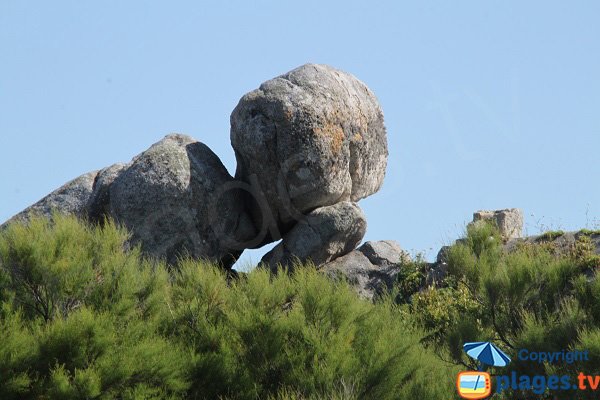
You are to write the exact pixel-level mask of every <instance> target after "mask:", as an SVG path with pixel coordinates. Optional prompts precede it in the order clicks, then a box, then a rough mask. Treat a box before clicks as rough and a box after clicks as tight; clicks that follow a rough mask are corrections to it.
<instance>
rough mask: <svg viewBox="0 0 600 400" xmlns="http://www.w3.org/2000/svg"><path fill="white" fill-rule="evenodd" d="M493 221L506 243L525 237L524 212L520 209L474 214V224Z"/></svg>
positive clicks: (483, 211) (482, 211)
mask: <svg viewBox="0 0 600 400" xmlns="http://www.w3.org/2000/svg"><path fill="white" fill-rule="evenodd" d="M480 221H481V222H485V221H493V222H494V223H495V224H496V225H497V226H498V229H500V233H501V234H502V238H503V240H504V241H508V240H510V239H517V238H520V237H522V236H523V211H521V210H520V209H518V208H508V209H504V210H495V211H489V210H480V211H477V212H475V213H474V214H473V222H472V224H477V223H481V222H480Z"/></svg>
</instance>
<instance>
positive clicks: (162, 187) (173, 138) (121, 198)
mask: <svg viewBox="0 0 600 400" xmlns="http://www.w3.org/2000/svg"><path fill="white" fill-rule="evenodd" d="M108 175H110V174H108ZM232 180H233V178H232V177H231V176H230V175H229V173H228V172H227V170H226V169H225V167H224V166H223V164H222V163H221V161H220V160H219V158H218V157H217V156H216V155H215V154H214V153H213V152H212V151H211V150H210V149H209V148H208V147H207V146H206V145H204V144H203V143H200V142H198V141H196V140H194V139H192V138H191V137H189V136H185V135H169V136H167V137H165V138H164V139H163V140H161V141H160V142H158V143H156V144H154V145H153V146H152V147H150V148H149V149H148V150H146V151H145V152H143V153H142V154H140V155H138V156H137V157H135V158H134V159H133V161H132V162H131V164H130V165H129V166H128V167H127V168H124V169H122V170H121V172H120V173H118V176H116V178H114V180H113V182H112V184H110V187H109V189H108V197H107V199H105V200H108V204H107V205H106V208H107V210H108V214H109V215H110V216H111V217H113V218H114V219H115V220H117V221H118V222H120V223H122V224H124V225H125V226H126V227H127V228H129V230H130V231H131V232H132V239H133V241H134V242H135V243H140V244H141V246H142V250H143V251H144V252H145V253H146V254H149V255H152V256H155V257H166V259H167V260H169V261H170V262H174V261H175V260H176V259H177V257H178V256H183V255H189V256H191V257H194V258H207V259H210V260H215V261H219V262H222V263H224V264H225V265H231V264H233V262H234V261H235V259H236V258H237V256H239V254H240V253H241V251H242V250H243V249H242V248H240V246H239V243H242V242H244V241H245V240H247V239H248V238H251V237H252V236H253V234H254V226H253V225H252V224H251V222H250V219H249V218H248V216H247V215H246V214H245V212H244V205H243V203H242V200H241V197H238V196H235V195H233V193H230V195H229V196H222V197H220V198H219V197H216V195H217V194H218V189H219V188H221V187H222V186H223V185H225V184H226V183H228V182H230V181H232ZM101 188H102V186H98V189H99V190H100V189H101Z"/></svg>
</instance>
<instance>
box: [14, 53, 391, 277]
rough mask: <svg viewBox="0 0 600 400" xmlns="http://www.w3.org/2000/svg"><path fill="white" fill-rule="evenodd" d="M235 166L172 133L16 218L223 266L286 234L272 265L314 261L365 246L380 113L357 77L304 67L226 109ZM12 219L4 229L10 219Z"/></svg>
mask: <svg viewBox="0 0 600 400" xmlns="http://www.w3.org/2000/svg"><path fill="white" fill-rule="evenodd" d="M231 144H232V146H233V148H234V151H235V155H236V159H237V169H236V174H235V178H234V177H232V176H230V175H229V173H228V172H227V170H226V168H225V167H224V166H223V164H222V163H221V161H220V160H219V158H218V157H217V156H216V155H215V154H214V153H213V152H212V151H211V150H210V149H209V148H208V147H207V146H206V145H204V144H202V143H200V142H198V141H196V140H194V139H192V138H190V137H189V136H185V135H178V134H174V135H169V136H167V137H165V138H164V139H163V140H161V141H159V142H158V143H156V144H154V145H152V146H151V147H150V148H149V149H148V150H146V151H144V152H143V153H141V154H140V155H138V156H136V157H135V158H133V160H132V161H131V162H129V163H128V164H116V165H113V166H111V167H108V168H105V169H103V170H100V171H94V172H90V173H87V174H85V175H82V176H80V177H79V178H76V179H75V180H73V181H71V182H69V183H67V184H66V185H64V186H63V187H61V188H59V189H57V190H56V191H54V192H52V193H51V194H49V195H48V196H46V197H45V198H43V199H42V200H40V201H39V202H37V203H36V204H34V205H33V206H31V207H29V208H27V209H26V210H24V211H23V212H21V213H20V214H18V215H17V216H15V217H13V218H12V219H11V220H10V221H13V220H26V219H27V218H29V217H30V216H31V215H32V214H41V215H45V216H48V217H51V216H52V213H53V212H60V213H71V214H75V215H77V216H79V217H82V218H85V219H88V220H90V221H92V222H95V223H102V222H103V221H104V220H105V219H106V218H108V217H109V218H112V219H114V220H115V221H117V222H118V223H120V224H122V225H124V226H126V227H127V228H128V229H129V230H130V232H131V234H132V238H131V240H132V243H133V244H139V245H140V246H141V249H142V251H143V252H144V254H146V255H148V256H152V257H157V258H163V259H166V260H167V261H168V262H171V263H174V262H175V261H176V260H177V258H178V257H181V256H185V255H189V256H191V257H194V258H203V259H208V260H211V261H214V262H218V263H221V264H222V265H223V266H224V267H225V268H230V267H231V266H232V265H233V263H234V262H235V260H236V259H237V258H238V257H239V255H240V254H241V252H242V251H243V250H244V249H248V248H256V247H260V246H262V245H264V244H266V243H270V242H274V241H276V240H279V239H283V240H282V241H281V243H279V244H278V245H277V246H275V248H274V249H273V250H272V251H271V252H269V253H268V254H266V255H265V257H264V258H263V265H265V266H268V267H270V268H272V269H276V268H277V267H278V266H280V265H281V266H288V267H291V266H292V265H294V261H296V260H297V261H300V262H305V261H308V260H312V261H313V262H314V263H315V264H317V265H321V264H324V263H327V262H329V261H331V260H333V259H335V258H337V257H340V256H342V255H344V254H347V253H349V252H351V251H352V250H354V248H355V247H356V246H357V245H358V244H359V243H360V241H361V240H362V238H363V236H364V234H365V230H366V219H365V216H364V214H363V213H362V211H361V210H360V208H359V207H358V205H357V204H356V202H357V201H359V200H360V199H362V198H364V197H367V196H369V195H371V194H373V193H375V192H377V191H378V190H379V188H380V187H381V185H382V183H383V178H384V175H385V169H386V164H387V155H388V151H387V138H386V130H385V126H384V122H383V113H382V111H381V108H380V106H379V103H378V101H377V99H376V98H375V96H374V94H373V93H372V92H371V91H370V90H369V89H368V88H367V86H366V85H365V84H364V83H362V82H360V81H359V80H358V79H356V78H355V77H354V76H352V75H350V74H348V73H345V72H342V71H339V70H337V69H334V68H332V67H329V66H325V65H316V64H306V65H303V66H301V67H299V68H296V69H294V70H293V71H290V72H288V73H286V74H284V75H282V76H279V77H277V78H274V79H272V80H269V81H267V82H264V83H263V84H262V85H261V86H260V87H259V88H258V89H256V90H254V91H252V92H250V93H248V94H246V95H244V96H243V97H242V99H241V100H240V102H239V104H238V105H237V107H236V108H235V109H234V110H233V113H232V114H231ZM10 221H9V222H10Z"/></svg>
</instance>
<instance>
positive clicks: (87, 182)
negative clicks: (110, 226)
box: [3, 171, 98, 226]
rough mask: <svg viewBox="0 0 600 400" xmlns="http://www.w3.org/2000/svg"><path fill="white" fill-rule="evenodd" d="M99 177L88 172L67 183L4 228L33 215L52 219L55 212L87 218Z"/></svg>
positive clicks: (12, 219) (10, 220) (95, 173)
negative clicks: (95, 181) (96, 180)
mask: <svg viewBox="0 0 600 400" xmlns="http://www.w3.org/2000/svg"><path fill="white" fill-rule="evenodd" d="M97 175H98V171H93V172H88V173H87V174H83V175H81V176H79V177H77V178H75V179H73V180H72V181H70V182H67V183H66V184H64V185H63V186H61V187H60V188H58V189H56V190H55V191H53V192H52V193H50V194H49V195H47V196H46V197H44V198H43V199H41V200H40V201H38V202H37V203H35V204H33V205H32V206H29V207H27V208H26V209H25V210H23V211H21V212H20V213H19V214H17V215H15V216H14V217H12V218H11V219H9V220H8V221H6V222H5V223H4V224H3V226H4V225H6V224H8V223H11V222H16V221H27V220H28V219H29V217H30V216H31V215H39V216H45V217H51V216H52V213H53V212H55V211H56V212H61V213H65V214H74V215H77V216H78V217H86V216H87V206H88V204H89V201H90V198H91V197H92V192H93V188H94V180H95V179H96V176H97Z"/></svg>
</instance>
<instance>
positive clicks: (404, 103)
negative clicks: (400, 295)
mask: <svg viewBox="0 0 600 400" xmlns="http://www.w3.org/2000/svg"><path fill="white" fill-rule="evenodd" d="M599 15H600V3H598V2H593V1H577V2H553V1H543V2H542V1H539V2H536V1H532V2H520V1H504V2H500V1H487V2H481V1H472V2H467V1H462V2H447V1H439V2H411V3H408V2H400V1H380V2H353V1H348V0H345V1H330V2H324V1H302V2H300V1H296V2H285V1H253V2H242V1H239V2H231V1H212V2H201V1H169V2H158V1H102V2H86V1H52V2H48V1H17V0H1V1H0V49H1V51H2V57H1V58H0V60H1V61H0V221H4V220H6V219H8V218H9V217H10V216H12V215H13V214H15V213H17V212H18V211H20V210H21V209H23V208H25V207H26V206H28V205H30V204H32V203H33V202H35V201H37V200H38V199H40V198H41V197H43V196H44V195H45V194H47V193H49V192H50V191H52V190H53V189H55V188H57V187H59V186H61V185H62V184H63V183H64V182H66V181H68V180H70V179H72V178H74V177H76V176H78V175H80V174H82V173H84V172H87V171H90V170H95V169H99V168H102V167H104V166H108V165H110V164H112V163H115V162H120V161H128V160H129V159H131V157H133V156H134V155H136V154H137V153H139V152H141V151H142V150H144V149H146V148H147V147H149V146H150V145H151V144H152V143H154V142H156V141H158V140H159V139H160V138H162V137H163V136H164V135H166V134H168V133H171V132H180V133H186V134H189V135H191V136H193V137H195V138H196V139H198V140H200V141H202V142H204V143H206V144H207V145H209V146H210V147H211V148H212V149H213V151H215V152H216V153H217V154H218V155H219V156H220V157H221V159H222V161H223V163H224V164H225V165H226V167H227V168H228V169H229V170H230V172H232V173H233V171H234V170H235V159H234V154H233V150H232V149H231V146H230V144H229V114H230V113H231V111H232V110H233V108H234V107H235V105H236V104H237V102H238V100H239V98H240V97H241V96H242V95H243V94H244V93H246V92H248V91H250V90H252V89H254V88H255V87H257V86H258V85H259V84H260V83H261V82H263V81H265V80H267V79H269V78H272V77H274V76H277V75H279V74H282V73H284V72H286V71H288V70H290V69H292V68H294V67H296V66H298V65H301V64H304V63H306V62H315V63H325V64H330V65H333V66H335V67H337V68H340V69H342V70H345V71H348V72H350V73H352V74H354V75H356V76H357V77H358V78H359V79H361V80H362V81H364V82H365V83H366V84H367V85H368V86H369V87H370V88H371V89H372V90H373V91H374V92H375V94H376V95H377V97H378V98H379V100H380V102H381V105H382V108H383V110H384V114H385V118H386V125H387V128H388V141H389V151H390V157H389V163H388V171H387V176H386V180H385V183H384V187H383V188H382V190H381V191H380V192H379V193H376V194H375V195H373V196H371V197H370V198H367V199H365V200H363V201H361V203H360V204H361V206H362V207H363V209H364V210H365V212H366V214H367V217H368V224H369V227H368V232H367V235H366V240H378V239H395V240H397V241H398V242H399V243H400V244H401V245H402V246H403V247H404V248H405V249H407V250H409V251H413V252H414V251H425V252H427V254H428V255H429V256H430V257H432V256H434V255H435V252H436V251H437V249H438V248H439V247H440V246H441V245H443V244H446V243H448V242H450V241H451V240H453V239H454V238H456V237H457V236H458V235H459V234H460V233H461V232H462V230H463V227H464V224H465V223H466V222H467V221H468V220H470V218H471V214H472V213H473V211H476V210H478V209H497V208H506V207H520V208H522V209H523V210H524V211H525V216H526V230H527V232H528V233H536V232H538V231H539V230H540V229H545V228H562V229H575V228H578V227H584V226H586V225H587V226H589V227H594V226H596V227H598V225H600V185H599V184H598V181H599V175H600V174H599V172H600V163H598V151H599V150H600V79H599V78H600V42H599V39H600V24H598V16H599ZM260 254H261V251H260V250H259V251H253V252H248V253H247V254H246V255H245V260H246V261H247V260H252V261H257V260H258V259H259V258H260Z"/></svg>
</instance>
